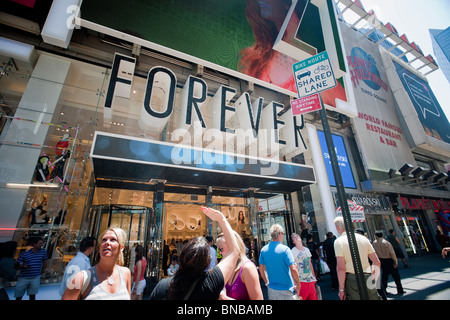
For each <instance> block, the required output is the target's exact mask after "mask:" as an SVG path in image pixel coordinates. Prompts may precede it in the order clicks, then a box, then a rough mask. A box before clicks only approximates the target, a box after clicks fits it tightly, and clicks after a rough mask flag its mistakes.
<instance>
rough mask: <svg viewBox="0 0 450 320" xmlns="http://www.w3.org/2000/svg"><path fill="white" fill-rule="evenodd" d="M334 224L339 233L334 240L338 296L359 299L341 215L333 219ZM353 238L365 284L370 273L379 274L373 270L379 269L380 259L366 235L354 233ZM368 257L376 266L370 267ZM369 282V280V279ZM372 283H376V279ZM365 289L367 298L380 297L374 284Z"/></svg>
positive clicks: (346, 298)
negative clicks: (367, 294)
mask: <svg viewBox="0 0 450 320" xmlns="http://www.w3.org/2000/svg"><path fill="white" fill-rule="evenodd" d="M334 224H335V225H336V229H337V231H338V232H339V233H340V234H341V236H340V237H339V238H337V239H336V241H335V242H334V251H335V253H336V262H337V267H336V269H337V274H338V279H339V298H340V299H341V300H360V293H359V290H358V285H357V282H356V276H355V270H354V268H353V260H352V256H351V253H350V246H349V243H348V238H347V233H346V232H345V224H344V219H343V218H342V217H337V218H336V219H334ZM355 239H356V243H357V246H358V252H359V257H360V259H361V265H362V269H363V272H364V278H365V279H366V282H365V283H366V284H367V283H368V279H369V277H370V276H371V275H372V274H374V275H376V276H379V272H378V274H375V271H377V270H378V271H379V270H380V260H379V259H378V256H377V254H376V253H375V250H374V249H373V247H372V244H371V243H370V242H369V240H368V239H367V238H366V237H364V236H362V235H360V234H358V233H355ZM368 259H370V261H372V264H373V265H374V266H376V267H375V268H373V269H372V268H371V266H370V264H369V260H368ZM376 268H377V269H376ZM375 280H378V279H375ZM369 282H371V281H370V280H369ZM373 283H376V281H374V282H373ZM367 291H368V293H369V300H380V299H381V298H380V296H379V295H378V293H377V289H376V286H370V287H368V288H367Z"/></svg>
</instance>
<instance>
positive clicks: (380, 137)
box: [341, 24, 415, 172]
mask: <svg viewBox="0 0 450 320" xmlns="http://www.w3.org/2000/svg"><path fill="white" fill-rule="evenodd" d="M341 30H342V34H343V39H344V44H345V47H346V54H347V63H348V66H349V73H350V78H351V83H352V86H353V88H354V93H355V99H356V105H357V109H358V117H356V118H354V119H352V121H353V124H354V128H355V133H356V135H355V136H356V141H357V143H358V146H359V148H361V150H362V152H361V154H362V155H363V156H364V157H365V162H366V163H367V166H368V169H369V170H378V171H384V172H388V171H389V169H391V168H395V169H398V168H400V167H401V166H402V164H404V163H411V164H414V163H415V161H414V157H413V155H412V152H411V150H410V147H409V144H408V142H407V140H406V138H405V136H404V133H403V131H402V129H401V124H400V121H399V119H398V116H397V113H396V108H395V103H394V98H393V95H392V91H391V89H390V87H389V85H388V83H387V76H386V73H385V70H384V65H383V61H382V59H381V55H380V52H379V48H378V46H377V44H375V43H373V42H372V41H370V40H368V39H367V38H366V37H365V36H364V35H363V34H361V33H360V32H358V31H355V30H353V29H352V28H350V27H348V26H346V25H344V24H341Z"/></svg>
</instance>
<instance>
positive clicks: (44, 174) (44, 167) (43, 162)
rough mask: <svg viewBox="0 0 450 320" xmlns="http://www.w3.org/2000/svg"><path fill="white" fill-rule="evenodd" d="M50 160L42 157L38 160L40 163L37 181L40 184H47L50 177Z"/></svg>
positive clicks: (38, 163)
mask: <svg viewBox="0 0 450 320" xmlns="http://www.w3.org/2000/svg"><path fill="white" fill-rule="evenodd" d="M49 160H50V158H49V157H47V156H41V157H39V159H38V162H37V164H36V170H35V173H36V181H39V182H46V181H47V180H48V179H47V178H48V175H49V173H50V171H49V170H48V162H49Z"/></svg>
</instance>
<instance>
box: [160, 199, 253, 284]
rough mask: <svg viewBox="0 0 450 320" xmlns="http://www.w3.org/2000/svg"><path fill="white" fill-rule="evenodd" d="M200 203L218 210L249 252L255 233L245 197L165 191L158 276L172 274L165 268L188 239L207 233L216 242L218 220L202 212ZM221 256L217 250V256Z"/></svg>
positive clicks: (220, 231) (218, 228)
mask: <svg viewBox="0 0 450 320" xmlns="http://www.w3.org/2000/svg"><path fill="white" fill-rule="evenodd" d="M202 206H208V207H212V208H214V209H216V210H219V211H221V212H222V213H223V214H224V216H225V217H226V218H227V220H228V222H229V223H230V225H231V227H232V228H233V230H235V231H236V232H237V233H238V234H239V235H240V236H241V237H242V239H243V241H244V243H245V244H246V246H247V248H248V250H249V252H251V242H252V241H253V239H254V236H253V234H252V232H251V228H250V225H251V223H252V219H251V217H250V216H249V206H248V199H247V198H246V197H232V196H226V195H225V196H214V195H211V196H206V195H199V194H189V193H170V192H166V193H165V194H164V205H163V208H164V209H163V217H164V218H163V226H162V228H163V233H162V239H163V254H162V259H161V265H160V273H159V274H160V276H161V277H167V276H170V275H171V274H170V270H168V269H169V266H170V262H171V259H172V257H173V256H175V255H177V256H178V255H179V254H180V252H181V250H182V249H183V246H184V245H185V244H186V243H187V242H188V241H189V240H191V239H192V238H195V237H206V236H208V235H209V236H212V237H213V239H214V241H215V240H216V239H217V237H218V236H219V234H220V233H222V230H221V229H220V226H219V225H218V223H217V222H215V221H211V220H210V219H208V218H207V217H206V216H205V215H204V214H203V213H202V211H201V207H202ZM220 257H221V256H220V254H219V253H218V258H219V259H220Z"/></svg>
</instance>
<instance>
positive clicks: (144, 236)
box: [86, 204, 154, 269]
mask: <svg viewBox="0 0 450 320" xmlns="http://www.w3.org/2000/svg"><path fill="white" fill-rule="evenodd" d="M152 213H153V209H152V208H148V207H142V206H134V205H118V204H111V205H96V206H91V208H90V210H89V214H88V218H87V220H86V221H88V224H87V225H86V229H87V230H88V233H87V234H90V235H92V236H93V237H95V238H96V239H98V238H99V236H100V235H101V234H103V232H104V231H105V230H106V229H108V228H114V227H118V228H121V229H123V230H124V231H125V232H126V234H127V243H126V244H125V248H124V262H125V266H127V267H130V268H131V269H132V268H133V267H134V261H133V257H134V249H135V247H136V246H137V245H142V246H143V247H144V249H145V250H146V251H148V247H149V245H150V243H151V242H152V240H154V239H152V238H151V233H150V231H151V230H150V228H149V226H150V221H151V219H152ZM94 257H96V253H94Z"/></svg>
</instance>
